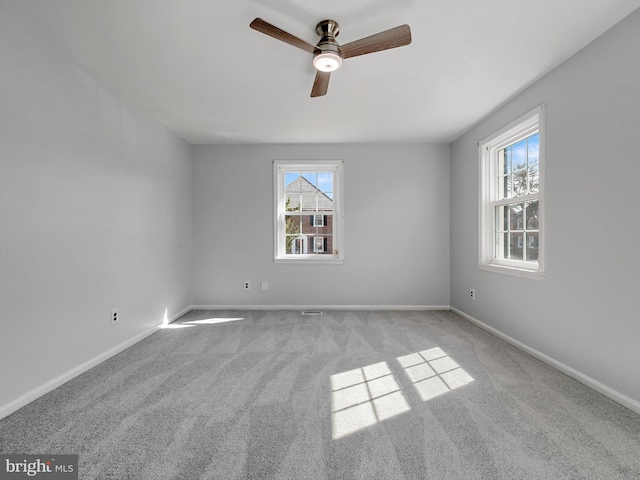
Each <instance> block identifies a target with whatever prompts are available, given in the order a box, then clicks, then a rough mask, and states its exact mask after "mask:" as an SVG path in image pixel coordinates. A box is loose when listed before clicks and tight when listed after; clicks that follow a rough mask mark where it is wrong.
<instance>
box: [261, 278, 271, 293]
mask: <svg viewBox="0 0 640 480" xmlns="http://www.w3.org/2000/svg"><path fill="white" fill-rule="evenodd" d="M260 290H262V291H263V292H266V291H267V290H269V282H267V281H266V280H262V281H261V282H260Z"/></svg>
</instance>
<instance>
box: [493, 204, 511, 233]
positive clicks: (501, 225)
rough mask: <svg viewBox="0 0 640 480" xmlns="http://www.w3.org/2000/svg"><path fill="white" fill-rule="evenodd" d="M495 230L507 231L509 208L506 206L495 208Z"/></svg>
mask: <svg viewBox="0 0 640 480" xmlns="http://www.w3.org/2000/svg"><path fill="white" fill-rule="evenodd" d="M496 229H497V230H496V231H498V232H504V231H508V230H509V207H508V206H507V205H502V206H500V207H496Z"/></svg>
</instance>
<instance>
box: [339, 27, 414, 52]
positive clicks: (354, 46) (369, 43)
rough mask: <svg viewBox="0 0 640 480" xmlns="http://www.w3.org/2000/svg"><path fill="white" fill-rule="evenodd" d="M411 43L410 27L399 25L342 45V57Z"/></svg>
mask: <svg viewBox="0 0 640 480" xmlns="http://www.w3.org/2000/svg"><path fill="white" fill-rule="evenodd" d="M410 43H411V29H410V28H409V25H400V26H399V27H395V28H392V29H390V30H385V31H384V32H380V33H376V34H375V35H371V36H370V37H365V38H361V39H360V40H356V41H355V42H351V43H347V44H346V45H342V47H340V49H341V50H342V57H343V58H351V57H357V56H358V55H365V54H367V53H373V52H380V51H382V50H388V49H390V48H396V47H403V46H405V45H409V44H410Z"/></svg>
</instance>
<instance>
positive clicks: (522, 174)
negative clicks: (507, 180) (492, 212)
mask: <svg viewBox="0 0 640 480" xmlns="http://www.w3.org/2000/svg"><path fill="white" fill-rule="evenodd" d="M511 190H512V191H511V196H513V197H517V196H520V195H526V194H527V169H526V168H525V169H524V170H518V171H515V172H513V179H512V184H511Z"/></svg>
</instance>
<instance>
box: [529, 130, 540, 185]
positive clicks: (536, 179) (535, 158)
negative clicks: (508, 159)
mask: <svg viewBox="0 0 640 480" xmlns="http://www.w3.org/2000/svg"><path fill="white" fill-rule="evenodd" d="M527 150H528V154H527V156H528V169H529V193H537V192H539V191H540V135H539V134H537V133H536V134H535V135H532V136H530V137H529V138H528V147H527Z"/></svg>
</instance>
